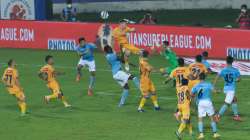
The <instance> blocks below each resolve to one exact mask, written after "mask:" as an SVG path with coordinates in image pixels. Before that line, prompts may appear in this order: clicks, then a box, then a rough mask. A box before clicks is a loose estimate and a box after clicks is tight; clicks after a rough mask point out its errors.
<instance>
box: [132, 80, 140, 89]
mask: <svg viewBox="0 0 250 140" xmlns="http://www.w3.org/2000/svg"><path fill="white" fill-rule="evenodd" d="M133 82H134V84H135V86H136V87H137V88H138V89H139V90H140V81H139V79H138V78H137V77H134V78H133Z"/></svg>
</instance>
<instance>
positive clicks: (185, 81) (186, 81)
mask: <svg viewBox="0 0 250 140" xmlns="http://www.w3.org/2000/svg"><path fill="white" fill-rule="evenodd" d="M181 85H182V86H187V85H188V79H185V78H183V79H182V80H181Z"/></svg>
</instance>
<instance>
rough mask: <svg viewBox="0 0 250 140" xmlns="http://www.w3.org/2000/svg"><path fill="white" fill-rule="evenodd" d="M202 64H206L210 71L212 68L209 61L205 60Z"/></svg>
mask: <svg viewBox="0 0 250 140" xmlns="http://www.w3.org/2000/svg"><path fill="white" fill-rule="evenodd" d="M202 64H204V65H205V67H206V68H207V69H210V68H211V65H210V64H209V63H208V61H207V60H205V59H203V60H202Z"/></svg>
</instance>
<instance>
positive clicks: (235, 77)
mask: <svg viewBox="0 0 250 140" xmlns="http://www.w3.org/2000/svg"><path fill="white" fill-rule="evenodd" d="M226 61H227V67H225V68H224V69H222V70H221V72H220V73H219V74H218V75H217V77H216V79H215V81H214V85H216V83H217V81H218V79H219V78H220V77H222V78H224V81H225V85H224V93H225V95H226V98H225V103H224V104H223V105H222V107H221V109H220V111H219V113H218V114H217V115H216V119H217V121H219V120H220V117H221V116H222V115H223V114H224V112H225V111H226V110H227V108H228V106H230V105H231V107H232V110H233V113H234V117H233V120H235V121H241V118H240V116H239V113H238V106H237V98H236V96H235V87H236V82H239V81H240V72H239V70H238V69H236V68H234V67H233V66H232V64H233V61H234V58H233V57H232V56H228V57H227V60H226Z"/></svg>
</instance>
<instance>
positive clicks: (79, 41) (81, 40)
mask: <svg viewBox="0 0 250 140" xmlns="http://www.w3.org/2000/svg"><path fill="white" fill-rule="evenodd" d="M85 42H86V39H85V38H84V37H80V38H79V39H78V43H79V44H80V46H84V45H85Z"/></svg>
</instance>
